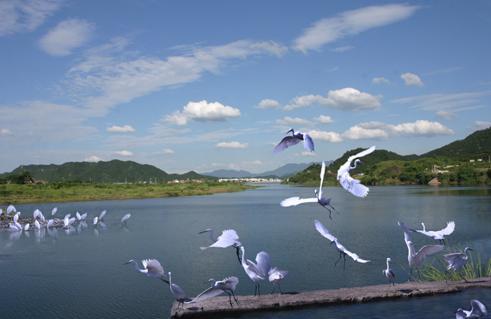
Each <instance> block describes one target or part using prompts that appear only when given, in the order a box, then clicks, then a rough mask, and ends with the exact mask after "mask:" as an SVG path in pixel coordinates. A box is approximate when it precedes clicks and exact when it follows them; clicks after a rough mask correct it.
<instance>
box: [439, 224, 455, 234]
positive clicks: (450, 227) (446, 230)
mask: <svg viewBox="0 0 491 319" xmlns="http://www.w3.org/2000/svg"><path fill="white" fill-rule="evenodd" d="M454 230H455V222H454V221H450V222H448V223H447V227H445V228H443V229H442V230H440V231H439V233H440V234H442V235H443V236H448V235H450V234H452V233H453V232H454Z"/></svg>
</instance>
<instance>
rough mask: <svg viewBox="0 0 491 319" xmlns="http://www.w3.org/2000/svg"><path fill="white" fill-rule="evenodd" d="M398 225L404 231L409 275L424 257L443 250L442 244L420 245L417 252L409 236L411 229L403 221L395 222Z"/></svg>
mask: <svg viewBox="0 0 491 319" xmlns="http://www.w3.org/2000/svg"><path fill="white" fill-rule="evenodd" d="M397 224H398V225H399V227H401V228H402V230H403V232H404V241H405V242H406V246H407V261H408V264H409V268H410V273H409V275H410V276H411V275H412V271H413V269H414V268H418V267H419V266H421V265H422V264H423V262H424V260H425V259H426V257H428V256H431V255H433V254H436V253H438V252H440V251H442V250H443V248H444V246H443V245H425V246H423V247H421V248H420V249H419V250H418V251H417V252H416V251H415V248H414V244H413V241H412V238H411V234H410V232H411V231H412V230H411V229H410V228H408V227H407V226H406V225H405V224H404V223H402V222H397Z"/></svg>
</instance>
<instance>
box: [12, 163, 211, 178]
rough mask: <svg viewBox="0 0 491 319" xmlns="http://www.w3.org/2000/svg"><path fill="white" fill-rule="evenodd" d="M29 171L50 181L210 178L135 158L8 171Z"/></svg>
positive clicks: (17, 172)
mask: <svg viewBox="0 0 491 319" xmlns="http://www.w3.org/2000/svg"><path fill="white" fill-rule="evenodd" d="M25 172H29V173H30V175H31V176H32V177H33V178H34V179H35V180H44V181H47V182H72V181H76V182H96V183H124V182H129V183H134V182H144V181H146V182H149V181H153V182H163V181H169V180H173V179H203V178H209V177H205V176H203V175H200V174H198V173H196V172H194V171H190V172H188V173H185V174H168V173H166V172H165V171H163V170H161V169H159V168H157V167H155V166H153V165H148V164H139V163H136V162H133V161H120V160H112V161H107V162H105V161H99V162H96V163H94V162H68V163H64V164H61V165H56V164H49V165H21V166H19V167H17V168H16V169H14V170H13V171H12V172H10V173H6V174H2V175H3V176H4V177H5V176H6V175H9V174H10V175H20V174H23V173H25Z"/></svg>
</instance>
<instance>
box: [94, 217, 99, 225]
mask: <svg viewBox="0 0 491 319" xmlns="http://www.w3.org/2000/svg"><path fill="white" fill-rule="evenodd" d="M98 222H99V217H98V216H96V217H94V222H93V224H94V225H97V223H98Z"/></svg>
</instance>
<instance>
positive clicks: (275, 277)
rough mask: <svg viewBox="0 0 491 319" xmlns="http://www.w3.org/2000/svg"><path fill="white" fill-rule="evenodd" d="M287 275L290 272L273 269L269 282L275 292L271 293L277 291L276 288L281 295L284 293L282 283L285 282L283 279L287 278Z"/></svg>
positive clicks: (269, 275)
mask: <svg viewBox="0 0 491 319" xmlns="http://www.w3.org/2000/svg"><path fill="white" fill-rule="evenodd" d="M287 274H288V271H286V270H280V269H278V268H277V267H273V268H271V269H270V270H269V271H268V280H269V282H270V283H272V284H273V290H272V291H271V293H273V292H274V291H275V289H276V287H278V290H279V291H280V294H281V293H283V292H282V291H281V286H280V281H281V280H283V278H285V277H286V275H287Z"/></svg>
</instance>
